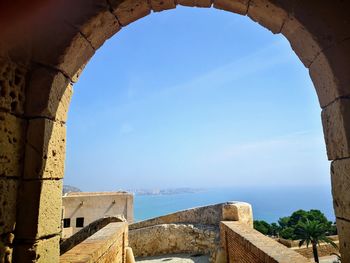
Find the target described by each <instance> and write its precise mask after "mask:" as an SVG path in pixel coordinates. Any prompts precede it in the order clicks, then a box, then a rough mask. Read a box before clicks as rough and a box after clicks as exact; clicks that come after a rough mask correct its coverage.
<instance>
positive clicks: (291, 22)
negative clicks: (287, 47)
mask: <svg viewBox="0 0 350 263" xmlns="http://www.w3.org/2000/svg"><path fill="white" fill-rule="evenodd" d="M282 34H283V35H284V36H285V37H286V38H287V39H288V40H289V42H290V44H291V47H292V49H293V50H294V52H295V53H296V54H297V55H298V57H299V59H300V60H301V62H303V64H304V66H305V67H307V68H308V67H310V65H311V63H312V62H313V61H314V60H315V58H316V57H317V56H318V54H319V53H320V52H321V48H320V46H319V45H318V44H317V42H316V40H315V39H314V38H313V36H312V34H311V33H310V32H309V31H308V30H307V29H306V28H305V27H304V26H303V25H302V24H301V23H300V22H299V21H298V20H297V19H296V18H295V17H290V18H289V19H287V20H286V21H285V23H284V25H283V27H282ZM320 103H321V101H320ZM322 103H324V102H323V100H322ZM321 105H322V104H321Z"/></svg>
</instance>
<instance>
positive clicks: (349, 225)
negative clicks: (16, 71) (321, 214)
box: [337, 218, 350, 263]
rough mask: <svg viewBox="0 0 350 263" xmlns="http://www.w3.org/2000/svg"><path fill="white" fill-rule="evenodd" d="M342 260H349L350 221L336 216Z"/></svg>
mask: <svg viewBox="0 0 350 263" xmlns="http://www.w3.org/2000/svg"><path fill="white" fill-rule="evenodd" d="M337 229H338V235H339V240H340V244H339V245H340V246H339V248H340V253H341V258H342V262H345V263H346V262H350V221H345V220H343V219H340V218H337Z"/></svg>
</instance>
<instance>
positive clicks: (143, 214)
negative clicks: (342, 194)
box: [134, 186, 335, 223]
mask: <svg viewBox="0 0 350 263" xmlns="http://www.w3.org/2000/svg"><path fill="white" fill-rule="evenodd" d="M227 201H243V202H248V203H250V204H251V205H252V207H253V216H254V219H260V220H265V221H267V222H270V223H271V222H277V220H278V219H279V218H280V217H283V216H289V215H290V214H291V213H292V212H293V211H295V210H298V209H304V210H309V209H319V210H321V211H322V212H323V213H324V214H325V215H326V216H327V218H328V219H329V220H331V221H334V219H335V217H334V211H333V206H332V196H331V188H330V186H312V187H311V186H308V187H273V188H272V187H271V188H266V187H262V188H257V187H253V188H244V187H240V188H238V187H237V188H215V189H205V190H203V191H200V192H196V193H184V194H174V195H135V197H134V217H135V221H140V220H144V219H148V218H152V217H156V216H160V215H165V214H168V213H172V212H175V211H179V210H184V209H188V208H192V207H197V206H205V205H209V204H216V203H222V202H227Z"/></svg>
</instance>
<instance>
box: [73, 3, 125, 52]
mask: <svg viewBox="0 0 350 263" xmlns="http://www.w3.org/2000/svg"><path fill="white" fill-rule="evenodd" d="M119 30H120V25H119V22H118V20H117V19H116V17H115V16H114V15H113V14H112V13H111V12H109V11H108V10H105V11H102V12H100V13H98V14H97V15H96V16H95V17H94V18H93V19H91V20H90V21H89V22H87V24H86V25H84V26H82V27H81V28H80V31H81V32H82V34H83V35H84V36H85V37H86V38H87V40H88V41H89V42H90V43H91V45H92V46H93V47H94V49H98V48H99V47H100V46H102V44H103V43H104V42H105V41H106V40H107V39H109V38H110V37H111V36H113V35H114V34H115V33H117V32H118V31H119Z"/></svg>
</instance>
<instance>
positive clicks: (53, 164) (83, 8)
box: [1, 0, 350, 262]
mask: <svg viewBox="0 0 350 263" xmlns="http://www.w3.org/2000/svg"><path fill="white" fill-rule="evenodd" d="M176 4H180V5H186V6H197V7H211V6H212V5H213V6H214V7H216V8H219V9H224V10H227V11H231V12H234V13H238V14H242V15H248V16H249V17H250V18H251V19H253V20H254V21H257V22H259V23H260V24H261V25H262V26H264V27H266V28H268V29H269V30H271V31H272V32H273V33H282V34H283V35H284V36H285V37H286V38H287V39H288V40H289V42H290V43H291V46H292V48H293V50H294V51H295V52H296V54H297V55H298V57H299V58H300V60H301V61H302V62H303V64H304V65H305V66H306V67H307V68H309V71H310V76H311V78H312V80H313V82H314V85H315V88H316V91H317V94H318V97H319V101H320V105H321V107H322V109H323V110H322V120H323V128H324V134H325V140H326V145H327V153H328V158H329V159H330V160H334V161H333V163H332V169H331V172H332V185H333V199H334V208H335V212H336V217H337V226H338V230H339V233H340V241H341V252H342V254H343V260H344V262H347V260H350V254H349V242H350V241H349V236H350V234H349V231H350V206H349V197H348V196H349V195H348V192H347V191H348V189H349V187H350V178H349V173H350V172H349V171H350V164H349V159H348V158H349V155H350V149H349V136H350V134H349V127H348V126H349V124H348V123H349V122H350V120H348V118H349V117H348V109H349V100H348V95H349V94H348V93H349V91H348V90H349V89H348V85H349V82H350V79H349V78H350V77H349V74H347V69H348V68H349V65H350V60H349V57H350V56H349V52H350V41H349V35H350V32H349V31H350V29H349V28H350V27H349V23H350V21H349V18H348V15H347V14H348V11H349V9H350V5H349V4H347V3H345V2H343V1H340V0H339V1H336V2H333V3H330V2H326V1H322V2H320V1H308V2H297V1H278V0H270V1H268V0H250V1H248V0H237V1H230V0H216V1H213V2H212V1H210V0H198V1H188V0H181V1H180V0H179V1H177V3H176ZM176 4H175V2H174V1H170V0H163V1H162V0H161V1H159V0H150V1H143V0H137V1H136V0H134V1H132V0H126V1H109V2H105V1H102V0H100V1H99V0H91V1H89V2H88V3H86V1H75V2H74V3H71V2H70V1H61V2H58V3H57V2H56V3H51V2H47V3H43V4H42V7H41V9H39V10H38V12H37V13H36V19H34V20H30V22H31V23H29V24H28V25H29V29H31V31H29V34H27V35H25V34H23V35H21V36H19V37H18V38H17V39H20V40H21V41H20V44H21V45H20V46H19V47H18V46H11V48H10V51H9V52H8V53H5V52H4V55H2V62H1V65H3V68H4V70H3V72H2V76H1V77H2V79H1V80H2V82H1V84H2V85H1V86H2V89H1V91H2V97H3V99H2V101H1V105H2V107H1V115H2V117H1V120H2V129H1V138H5V137H6V138H7V137H9V135H11V136H12V137H11V140H8V142H7V141H6V142H5V141H4V140H3V141H2V142H1V143H2V145H3V146H4V147H2V149H3V153H2V155H3V156H4V157H3V159H6V160H7V161H6V162H4V163H5V164H4V165H3V168H2V169H1V174H2V178H1V179H2V185H3V186H2V187H3V189H5V190H4V191H3V194H2V195H3V196H2V197H1V200H6V203H3V207H2V209H3V211H6V212H7V213H6V215H5V216H3V218H2V219H1V220H2V221H3V222H2V223H3V224H4V228H3V229H4V230H3V233H1V234H2V235H3V236H6V238H9V240H8V241H6V242H7V243H6V242H5V247H7V248H8V250H6V251H9V252H8V255H9V257H10V256H11V254H12V240H13V233H14V234H15V239H14V240H15V241H14V242H15V243H14V244H15V246H14V257H15V259H17V260H18V261H21V260H23V261H25V260H27V259H29V258H30V259H33V260H36V259H40V260H43V261H45V258H46V259H48V258H50V259H52V258H56V257H58V240H59V232H60V206H61V187H62V178H63V170H64V157H65V120H66V112H67V109H68V106H69V99H70V95H71V92H72V83H74V82H75V81H77V79H78V76H79V72H81V70H82V69H83V68H84V65H85V64H86V63H87V62H88V60H89V58H90V57H91V56H93V54H94V52H95V50H97V49H98V48H99V47H100V46H101V45H102V44H103V42H104V41H105V40H106V39H108V38H109V37H111V36H112V35H114V34H116V33H117V32H118V31H119V30H120V29H121V28H122V27H125V26H126V25H128V24H129V23H131V22H133V21H135V20H137V19H139V18H141V17H143V16H145V15H148V14H150V13H151V12H152V11H154V12H157V11H162V10H166V9H170V8H175V7H176ZM27 29H28V28H27ZM33 29H34V30H33ZM28 39H29V40H28ZM23 43H25V44H24V45H23ZM13 47H15V48H13ZM19 51H21V52H19ZM29 51H30V52H29ZM15 226H16V227H15ZM7 248H6V249H7Z"/></svg>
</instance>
